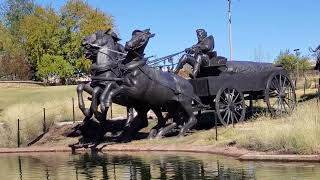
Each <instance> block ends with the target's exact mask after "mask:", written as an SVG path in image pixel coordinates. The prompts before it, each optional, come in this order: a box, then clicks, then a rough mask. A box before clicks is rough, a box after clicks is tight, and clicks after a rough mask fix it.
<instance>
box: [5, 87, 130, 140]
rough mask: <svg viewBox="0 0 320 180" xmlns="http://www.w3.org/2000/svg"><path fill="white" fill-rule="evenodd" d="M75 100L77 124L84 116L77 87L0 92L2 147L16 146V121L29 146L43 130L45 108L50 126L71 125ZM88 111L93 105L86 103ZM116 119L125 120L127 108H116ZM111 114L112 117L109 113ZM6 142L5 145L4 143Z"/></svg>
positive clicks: (26, 88) (9, 89)
mask: <svg viewBox="0 0 320 180" xmlns="http://www.w3.org/2000/svg"><path fill="white" fill-rule="evenodd" d="M72 98H74V101H75V120H76V121H81V120H82V119H83V118H84V116H83V114H82V113H81V111H80V110H79V108H78V99H77V93H76V86H47V87H28V86H26V87H20V88H1V89H0V122H2V123H4V124H5V125H6V126H5V129H6V132H4V130H3V129H0V134H1V133H2V134H4V136H6V137H7V139H8V140H0V146H1V145H2V146H7V145H12V143H15V142H16V129H17V119H18V118H19V119H20V127H21V137H22V142H23V143H24V142H28V141H30V140H31V139H32V138H34V137H35V136H37V135H39V133H40V132H41V130H42V122H43V108H46V121H47V123H48V126H49V125H50V124H52V123H53V122H59V121H72V119H73V118H72ZM85 102H86V105H87V107H89V105H90V101H89V100H87V99H85ZM112 110H113V116H114V117H117V116H123V115H125V113H126V110H125V108H123V107H121V106H117V105H114V106H113V108H112ZM109 114H110V113H109ZM2 141H5V142H2Z"/></svg>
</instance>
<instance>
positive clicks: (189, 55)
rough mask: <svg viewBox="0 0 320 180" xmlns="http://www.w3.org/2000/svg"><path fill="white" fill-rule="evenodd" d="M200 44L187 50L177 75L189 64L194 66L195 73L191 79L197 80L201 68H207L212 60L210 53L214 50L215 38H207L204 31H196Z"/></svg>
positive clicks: (180, 62) (179, 64) (178, 66)
mask: <svg viewBox="0 0 320 180" xmlns="http://www.w3.org/2000/svg"><path fill="white" fill-rule="evenodd" d="M196 33H197V37H198V43H197V44H195V45H193V46H192V47H191V48H187V49H185V52H186V54H184V55H183V56H182V57H181V58H180V60H179V63H178V65H177V68H176V69H175V71H174V72H175V73H178V72H179V70H180V69H182V68H183V66H184V65H185V64H186V63H188V64H190V65H191V66H192V68H193V71H192V74H191V75H190V76H191V78H196V77H197V75H198V73H199V71H200V66H206V65H207V64H208V62H209V59H210V53H212V51H213V49H214V39H213V36H212V35H210V36H207V32H206V31H205V30H204V29H197V30H196Z"/></svg>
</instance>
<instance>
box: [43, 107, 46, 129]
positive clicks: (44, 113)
mask: <svg viewBox="0 0 320 180" xmlns="http://www.w3.org/2000/svg"><path fill="white" fill-rule="evenodd" d="M46 131H47V123H46V108H43V133H46Z"/></svg>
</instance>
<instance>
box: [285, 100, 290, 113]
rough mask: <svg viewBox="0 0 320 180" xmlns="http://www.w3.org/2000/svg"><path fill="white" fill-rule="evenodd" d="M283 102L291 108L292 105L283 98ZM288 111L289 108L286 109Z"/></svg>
mask: <svg viewBox="0 0 320 180" xmlns="http://www.w3.org/2000/svg"><path fill="white" fill-rule="evenodd" d="M283 102H284V103H285V104H286V105H287V106H288V108H289V109H290V110H291V106H290V105H289V103H288V102H287V101H286V100H285V99H283ZM285 104H284V106H285ZM286 111H287V110H286Z"/></svg>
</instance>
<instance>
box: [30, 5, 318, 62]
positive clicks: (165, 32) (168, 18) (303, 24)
mask: <svg viewBox="0 0 320 180" xmlns="http://www.w3.org/2000/svg"><path fill="white" fill-rule="evenodd" d="M36 2H37V3H39V4H41V5H51V6H53V7H54V8H56V9H59V8H60V7H61V6H62V5H63V4H65V2H66V1H63V0H36ZM87 3H88V4H89V5H91V6H92V7H94V8H98V9H100V10H102V11H103V12H105V13H107V14H109V15H112V16H113V17H114V20H115V25H116V30H117V31H118V32H119V34H120V36H121V38H122V41H121V43H123V44H124V43H125V42H126V41H127V40H129V39H130V38H131V32H132V31H133V30H135V29H146V28H150V29H151V32H153V33H155V34H156V36H155V37H154V38H152V39H151V40H150V42H149V44H148V46H147V48H146V51H145V53H146V55H147V56H151V55H156V56H157V57H162V56H165V55H169V54H172V53H175V52H178V51H181V50H184V49H185V48H187V47H190V46H192V45H193V44H194V43H196V42H197V38H196V33H195V30H196V29H198V28H204V29H205V30H206V31H207V32H208V34H209V35H213V36H214V38H215V50H216V51H217V52H218V55H221V56H225V57H227V58H229V31H228V14H227V10H228V4H227V0H202V1H199V0H134V1H133V0H87ZM319 7H320V1H319V0H304V1H302V0H233V1H232V7H231V10H232V43H233V58H232V59H233V60H245V61H267V62H272V61H273V60H274V59H275V58H276V57H277V56H278V55H279V53H280V51H285V50H287V49H288V50H290V51H291V52H293V50H294V49H297V48H299V49H300V52H301V54H302V55H305V56H307V55H309V54H310V52H309V51H308V48H309V47H310V46H311V47H315V46H317V45H318V44H320V36H319V34H320V31H319V28H320V25H319V23H318V22H319V18H320V10H319Z"/></svg>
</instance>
